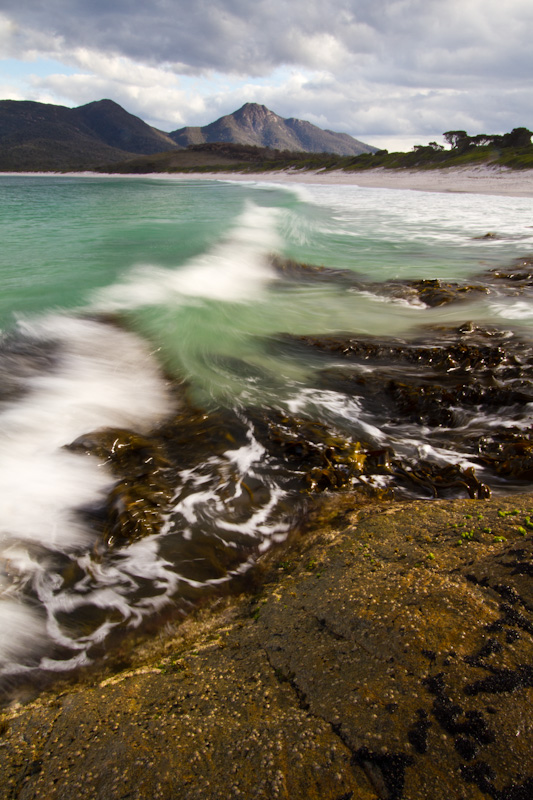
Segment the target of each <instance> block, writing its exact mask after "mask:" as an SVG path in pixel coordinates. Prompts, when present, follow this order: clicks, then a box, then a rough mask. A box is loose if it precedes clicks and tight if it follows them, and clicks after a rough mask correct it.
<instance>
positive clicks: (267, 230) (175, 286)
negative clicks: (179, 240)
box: [94, 203, 280, 311]
mask: <svg viewBox="0 0 533 800" xmlns="http://www.w3.org/2000/svg"><path fill="white" fill-rule="evenodd" d="M279 214H280V212H279V209H276V208H262V207H259V206H256V205H255V204H253V203H248V205H247V208H246V210H245V211H244V212H243V213H242V214H241V216H240V217H239V218H238V220H237V223H236V225H235V227H234V228H233V229H232V230H231V231H230V232H229V233H228V235H227V236H226V237H225V238H224V239H223V240H222V241H220V242H219V243H218V244H216V245H215V246H214V247H213V248H212V249H211V250H209V251H208V252H206V253H203V254H202V255H199V256H197V257H195V258H192V259H190V260H189V261H188V262H187V263H186V264H185V265H183V266H182V267H180V268H179V269H175V270H169V269H163V268H162V267H157V266H152V265H145V266H142V267H137V268H136V269H134V270H132V271H131V272H130V273H129V275H128V276H127V277H126V278H125V280H124V281H123V282H121V283H118V284H115V285H114V286H111V287H108V288H106V289H103V290H101V291H99V292H97V293H96V294H95V297H94V302H95V304H96V307H97V308H98V309H99V310H103V311H117V310H124V309H133V308H140V307H143V306H150V305H166V304H174V305H176V304H177V305H179V304H180V303H187V302H190V301H191V299H193V298H205V299H210V300H222V301H227V302H244V301H246V300H251V299H254V298H255V297H257V296H258V295H259V294H260V293H261V292H262V290H263V289H264V288H265V286H266V285H267V284H268V283H269V282H270V281H272V280H273V279H274V278H275V274H274V271H273V270H272V267H271V266H270V264H269V260H268V258H267V256H268V254H269V253H271V252H273V251H275V250H277V249H278V248H279V246H280V239H279V236H278V233H277V231H276V226H277V223H278V219H279Z"/></svg>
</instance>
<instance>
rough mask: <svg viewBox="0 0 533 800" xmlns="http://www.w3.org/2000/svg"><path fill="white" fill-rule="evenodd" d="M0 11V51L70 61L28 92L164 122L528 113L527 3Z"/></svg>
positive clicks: (418, 124) (467, 122) (328, 122)
mask: <svg viewBox="0 0 533 800" xmlns="http://www.w3.org/2000/svg"><path fill="white" fill-rule="evenodd" d="M0 14H1V15H2V17H1V24H0V48H1V50H0V52H2V53H3V54H4V56H5V57H11V58H16V59H19V58H22V59H24V58H26V59H31V58H34V59H35V58H48V59H54V60H56V61H58V62H60V63H63V64H65V65H67V66H68V67H69V69H68V70H65V71H64V72H62V71H61V70H58V71H57V72H56V73H54V74H47V75H45V76H42V77H39V75H35V76H34V77H33V78H32V81H33V83H32V86H33V91H34V93H37V94H38V93H39V92H40V93H41V94H40V97H44V96H50V97H58V98H64V99H66V100H70V101H71V104H76V103H77V102H87V101H88V100H92V99H99V98H100V97H103V96H111V97H112V98H113V99H116V100H117V101H118V102H121V103H122V104H123V105H125V106H126V107H127V108H128V110H130V111H133V112H134V113H137V114H139V115H140V116H142V117H143V118H145V119H148V121H152V123H153V124H154V123H156V124H159V125H160V127H166V129H167V130H169V129H171V128H172V127H177V126H178V125H180V124H204V123H205V122H208V121H211V120H213V119H214V118H215V117H216V116H217V115H220V114H222V113H228V112H231V111H233V110H235V108H237V107H238V106H239V105H240V104H242V103H243V102H245V101H247V100H251V101H255V102H262V103H265V105H268V106H269V107H271V108H272V109H273V110H274V111H276V112H277V113H280V114H282V115H283V116H296V117H301V118H305V119H309V120H311V121H312V122H315V123H316V124H320V125H322V126H323V127H329V128H333V129H336V130H345V131H348V132H350V133H353V134H354V135H356V136H362V137H363V138H364V136H365V135H366V136H368V135H373V134H375V135H379V134H427V135H429V136H431V135H432V134H435V133H438V132H441V131H443V130H447V129H450V128H466V129H467V130H470V131H472V132H481V131H490V132H498V131H504V130H509V129H511V128H512V127H515V126H518V125H526V126H530V125H531V122H532V120H531V105H532V104H531V100H532V97H531V95H532V91H531V75H532V73H533V48H531V45H530V41H531V34H532V32H533V4H531V2H530V0H507V1H506V2H505V3H502V2H501V0H320V2H319V1H318V0H291V1H290V2H288V1H287V0H254V1H253V2H252V1H251V0H215V2H213V0H210V2H206V1H205V0H196V1H194V0H193V2H192V3H191V2H190V0H188V2H185V1H184V0H143V2H140V0H112V2H111V3H110V2H109V0H107V2H104V0H92V2H91V3H87V2H86V0H47V3H46V4H42V2H40V1H39V2H38V1H37V0H24V2H20V0H19V2H15V0H2V7H1V12H0ZM3 83H4V85H5V84H6V79H5V77H4V79H3ZM47 93H48V95H47ZM35 99H37V97H35Z"/></svg>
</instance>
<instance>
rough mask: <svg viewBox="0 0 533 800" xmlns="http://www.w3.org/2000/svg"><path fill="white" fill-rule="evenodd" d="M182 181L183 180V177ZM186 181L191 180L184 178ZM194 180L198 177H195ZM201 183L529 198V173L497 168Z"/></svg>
mask: <svg viewBox="0 0 533 800" xmlns="http://www.w3.org/2000/svg"><path fill="white" fill-rule="evenodd" d="M184 177H185V176H184ZM187 177H191V176H190V175H188V176H187ZM198 177H200V176H199V175H198ZM201 177H202V178H205V179H215V180H235V181H250V180H257V181H267V182H273V183H276V182H277V183H301V184H321V185H338V186H359V187H361V188H368V189H403V190H411V191H420V192H441V193H452V194H487V195H500V196H505V197H533V170H520V171H516V170H510V169H505V168H501V167H486V166H483V167H465V168H462V167H461V168H459V167H450V168H448V169H438V170H437V169H435V170H391V169H382V168H377V169H371V170H365V171H360V172H355V171H354V172H344V171H342V170H335V171H331V172H325V171H323V170H319V171H316V172H301V171H296V170H294V171H283V172H279V171H278V172H262V173H246V174H244V173H235V174H232V175H231V177H229V176H228V177H224V178H223V177H222V175H221V174H220V173H209V174H208V173H206V174H204V175H202V176H201Z"/></svg>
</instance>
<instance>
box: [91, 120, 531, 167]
mask: <svg viewBox="0 0 533 800" xmlns="http://www.w3.org/2000/svg"><path fill="white" fill-rule="evenodd" d="M443 136H444V139H445V140H446V141H448V143H449V144H450V148H449V149H446V148H445V147H444V145H441V144H438V143H437V142H430V143H429V144H428V145H415V146H414V147H413V149H412V150H411V151H409V152H405V153H404V152H398V153H389V152H388V150H378V151H377V152H376V153H361V154H360V155H357V156H338V155H335V154H333V153H304V152H294V151H290V150H273V149H271V148H268V147H258V146H255V145H243V144H235V143H231V142H212V143H204V144H194V145H190V146H189V147H188V148H187V149H186V150H179V151H172V152H166V153H156V154H155V155H152V156H140V157H137V158H134V159H129V160H127V161H123V162H121V163H119V164H105V165H103V166H101V167H97V168H96V171H98V172H121V173H139V174H143V173H149V172H202V171H204V172H213V171H221V172H227V171H235V172H267V171H268V172H270V171H272V170H286V169H293V170H325V171H331V170H344V171H348V172H350V171H354V172H355V171H360V170H369V169H376V168H378V167H379V168H381V169H417V170H419V169H423V170H428V169H442V168H447V167H472V166H482V165H490V166H500V167H508V168H510V169H533V145H532V144H531V136H532V133H531V131H529V130H528V129H527V128H514V129H513V130H512V131H511V132H510V133H506V134H502V135H499V134H498V135H496V134H494V135H487V134H478V135H476V136H468V134H467V133H466V132H465V131H448V132H446V133H445V134H443Z"/></svg>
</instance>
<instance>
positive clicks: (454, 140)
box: [442, 131, 470, 150]
mask: <svg viewBox="0 0 533 800" xmlns="http://www.w3.org/2000/svg"><path fill="white" fill-rule="evenodd" d="M442 135H443V137H444V140H445V141H446V142H448V144H449V145H450V146H451V147H452V149H453V150H463V148H464V147H465V145H468V144H470V137H469V136H468V134H467V132H466V131H446V133H443V134H442Z"/></svg>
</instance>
